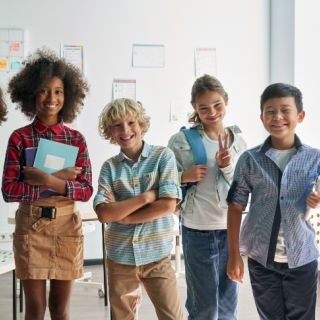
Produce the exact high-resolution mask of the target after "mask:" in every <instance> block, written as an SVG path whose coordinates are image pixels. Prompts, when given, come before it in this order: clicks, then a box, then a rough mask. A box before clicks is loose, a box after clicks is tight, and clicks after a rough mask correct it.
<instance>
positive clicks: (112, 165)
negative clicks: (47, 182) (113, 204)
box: [93, 142, 181, 266]
mask: <svg viewBox="0 0 320 320" xmlns="http://www.w3.org/2000/svg"><path fill="white" fill-rule="evenodd" d="M155 189H157V190H158V195H159V198H176V199H181V190H180V187H179V182H178V172H177V167H176V161H175V157H174V154H173V152H172V151H171V150H170V149H169V148H165V147H159V146H151V145H148V144H147V143H145V142H144V147H143V150H142V153H141V155H140V157H139V159H138V161H137V162H134V161H132V160H130V159H128V158H127V157H126V156H125V155H124V153H122V152H120V153H119V154H118V155H117V156H114V157H112V158H110V159H108V160H107V161H105V163H104V164H103V165H102V168H101V171H100V176H99V186H98V192H97V194H96V196H95V199H94V203H93V205H94V209H96V207H97V205H98V204H100V203H107V202H108V200H107V199H106V197H105V196H104V194H105V192H113V193H114V195H115V198H116V201H122V200H125V199H128V198H130V197H134V196H137V195H139V194H140V193H143V192H146V191H148V190H155ZM173 225H174V220H173V215H172V214H168V215H165V216H163V217H160V218H158V219H155V220H152V221H149V222H145V223H138V224H119V223H116V222H112V223H109V224H108V225H107V229H106V233H105V242H106V250H107V255H108V257H109V258H110V259H111V260H113V261H115V262H118V263H122V264H131V265H137V266H138V265H143V264H147V263H151V262H154V261H158V260H160V259H161V258H163V257H165V256H167V255H168V254H169V253H170V252H171V250H172V239H173V232H172V230H173Z"/></svg>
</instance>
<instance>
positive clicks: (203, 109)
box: [193, 90, 228, 129]
mask: <svg viewBox="0 0 320 320" xmlns="http://www.w3.org/2000/svg"><path fill="white" fill-rule="evenodd" d="M227 105H228V99H227V98H224V97H223V96H222V95H221V94H220V93H218V92H216V91H209V90H208V91H206V92H205V93H204V94H202V95H201V96H199V97H198V98H197V100H196V103H194V104H193V108H194V109H195V110H196V112H197V113H198V114H199V117H200V120H201V122H202V124H203V126H204V128H205V129H206V128H217V129H219V128H220V127H222V126H223V124H222V120H223V118H224V117H225V114H226V106H227Z"/></svg>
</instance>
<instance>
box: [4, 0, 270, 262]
mask: <svg viewBox="0 0 320 320" xmlns="http://www.w3.org/2000/svg"><path fill="white" fill-rule="evenodd" d="M0 27H3V28H7V27H18V28H24V29H25V30H26V35H27V46H28V49H29V51H31V52H32V51H34V50H35V49H36V48H38V47H41V46H43V45H45V46H47V47H50V48H52V49H53V50H55V51H56V52H59V49H60V43H65V44H82V45H84V48H85V75H86V78H87V79H88V82H89V84H90V93H89V94H88V96H87V98H86V101H85V107H84V109H83V112H82V113H81V115H80V116H79V118H78V119H77V127H78V129H79V130H80V131H81V132H82V133H83V134H84V135H85V137H86V139H87V142H88V146H89V152H90V156H91V160H92V165H93V185H94V187H95V188H96V186H97V183H96V181H97V178H98V174H99V170H100V167H101V164H102V162H103V161H104V160H105V159H107V158H109V157H110V156H112V155H114V154H115V153H116V152H117V151H118V149H117V148H116V147H115V146H112V145H109V144H108V143H106V142H105V141H103V140H102V139H101V138H100V137H99V136H98V133H97V119H98V115H99V113H100V111H101V109H102V108H103V107H104V106H105V104H106V103H107V102H108V101H110V99H111V98H112V81H113V79H114V78H133V79H136V81H137V99H138V100H140V101H142V102H143V104H144V105H145V107H146V109H147V113H148V114H149V115H150V116H151V128H150V130H149V132H148V133H147V135H146V137H145V138H146V140H147V141H148V142H151V143H153V144H160V145H166V144H167V141H168V139H169V137H170V136H171V135H172V134H173V133H174V132H176V131H177V130H178V129H179V127H180V126H181V123H178V122H174V123H172V122H169V112H170V102H172V101H180V102H179V103H181V101H182V102H183V103H184V104H185V105H186V108H189V100H190V89H191V86H192V84H193V82H194V80H195V78H194V49H195V47H215V48H216V49H217V69H218V74H217V76H218V78H219V79H220V80H221V81H222V83H223V85H224V86H225V89H226V90H227V92H228V93H229V107H228V112H227V116H226V119H225V123H226V124H227V125H228V124H234V123H236V124H238V125H239V126H240V128H241V129H242V130H243V136H244V138H245V139H246V140H247V142H248V145H249V146H253V145H255V144H258V143H260V142H261V140H262V139H263V138H264V137H265V133H264V131H263V128H262V125H261V123H260V120H259V97H260V94H261V92H262V90H263V89H264V87H265V86H266V85H267V84H268V81H269V49H270V48H269V1H267V0H258V1H257V0H242V1H239V0H225V1H220V0H184V1H182V0H174V1H172V0H161V1H155V0H118V1H111V0H109V1H106V0H92V1H90V2H89V1H88V2H87V1H76V0H69V1H56V2H55V3H49V2H48V1H43V0H29V1H19V0H11V1H2V5H1V11H0ZM133 43H142V44H164V45H165V52H166V53H165V55H166V57H165V58H166V66H165V68H161V69H134V68H132V67H131V61H132V57H131V54H132V44H133ZM7 80H8V77H7V76H6V75H3V74H1V73H0V85H1V86H2V87H5V86H6V82H7ZM7 99H8V97H7ZM27 122H28V120H26V119H25V118H24V117H23V116H22V115H20V113H19V112H18V111H16V110H15V106H14V105H13V104H11V103H9V121H8V122H7V123H4V124H3V125H2V127H0V134H1V141H0V153H1V158H0V167H2V165H3V158H4V153H5V149H6V144H7V140H8V137H9V135H10V133H11V132H12V130H14V129H15V128H17V127H20V126H22V125H24V124H26V123H27ZM183 122H185V121H183ZM184 124H186V123H184ZM12 208H13V206H12V205H9V204H5V203H4V202H3V201H0V211H1V215H0V232H3V231H7V230H9V231H11V230H12V229H13V227H12V226H9V225H8V224H7V213H8V211H9V210H10V209H11V210H12ZM91 208H92V199H91V201H89V202H88V203H87V204H84V205H81V206H80V209H81V211H83V212H88V211H91V210H92V209H91ZM96 227H97V228H96V232H95V233H90V234H88V235H87V236H86V238H85V258H86V259H93V258H101V234H100V225H99V223H96Z"/></svg>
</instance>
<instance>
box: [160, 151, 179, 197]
mask: <svg viewBox="0 0 320 320" xmlns="http://www.w3.org/2000/svg"><path fill="white" fill-rule="evenodd" d="M159 175H160V177H159V198H176V199H179V200H180V199H181V196H182V195H181V189H180V183H179V176H178V170H177V163H176V159H175V156H174V153H173V152H172V151H171V150H170V149H169V148H165V149H164V152H163V153H162V155H161V159H160V163H159Z"/></svg>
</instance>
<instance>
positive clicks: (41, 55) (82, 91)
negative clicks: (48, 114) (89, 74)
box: [8, 48, 88, 122]
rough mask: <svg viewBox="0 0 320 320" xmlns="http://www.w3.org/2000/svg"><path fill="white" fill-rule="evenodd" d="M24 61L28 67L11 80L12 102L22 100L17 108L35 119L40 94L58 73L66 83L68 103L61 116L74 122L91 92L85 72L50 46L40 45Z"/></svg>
mask: <svg viewBox="0 0 320 320" xmlns="http://www.w3.org/2000/svg"><path fill="white" fill-rule="evenodd" d="M24 64H25V67H24V68H23V69H22V70H21V71H20V72H19V73H17V74H16V75H15V76H14V77H13V78H12V79H11V80H10V82H9V88H8V92H9V93H10V96H11V100H12V102H17V103H18V106H17V109H21V111H22V112H23V113H24V114H25V115H26V116H27V117H29V118H30V119H32V118H33V117H34V116H35V115H36V114H37V108H36V103H35V101H36V95H37V94H38V93H39V92H40V90H41V89H42V88H43V86H44V85H45V84H46V83H48V81H50V79H52V78H53V77H57V78H59V79H60V80H61V81H62V82H63V84H64V105H63V108H62V109H61V110H60V112H59V119H62V120H63V121H65V122H72V121H73V120H74V119H75V118H76V116H77V115H78V114H79V113H80V111H81V109H82V106H83V100H84V98H85V96H86V93H87V92H88V84H87V82H86V81H85V79H84V78H83V76H82V74H81V72H80V71H79V70H78V69H77V68H76V67H75V66H73V65H72V64H70V63H68V62H66V61H65V60H63V59H61V58H59V57H57V56H56V54H55V53H54V52H53V51H51V50H50V49H47V48H41V49H38V50H37V51H36V52H35V53H34V54H31V55H30V56H28V58H27V59H26V61H25V62H24Z"/></svg>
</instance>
